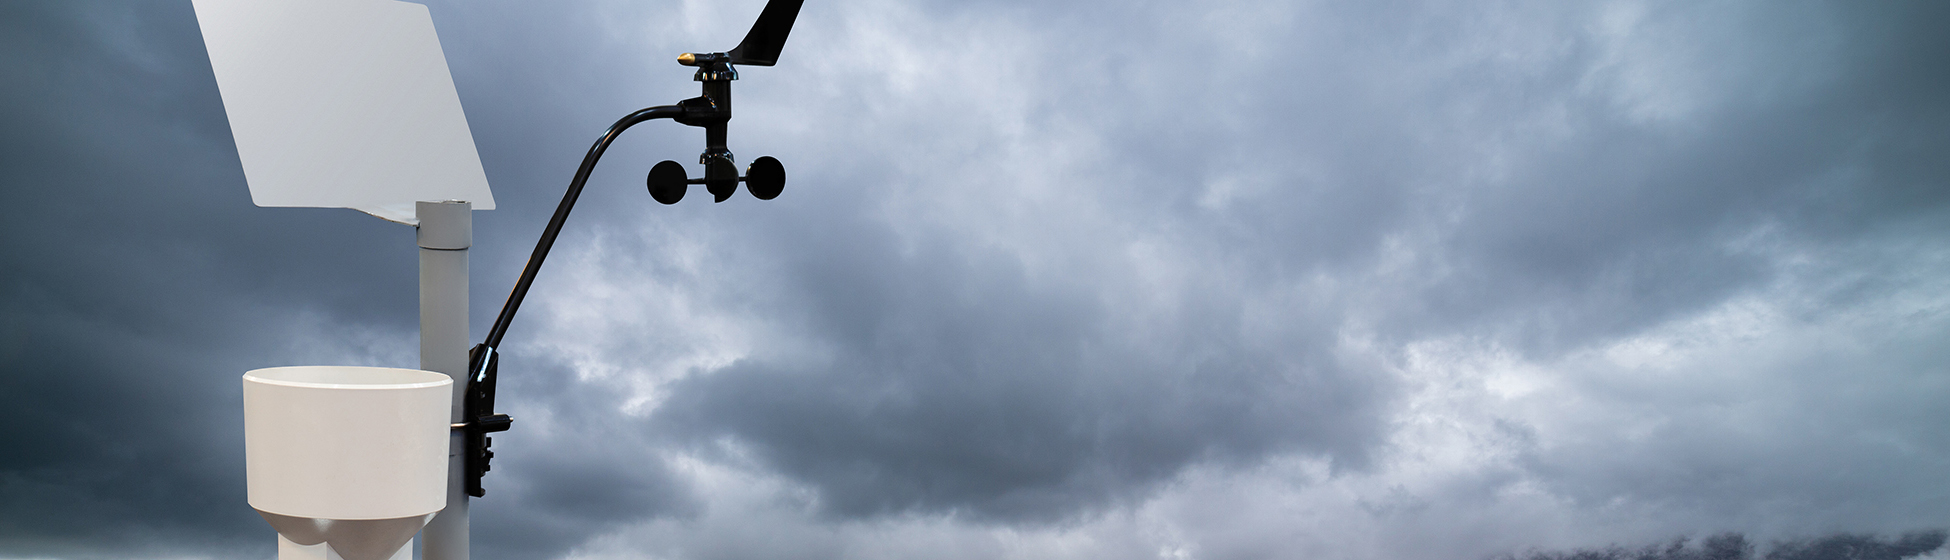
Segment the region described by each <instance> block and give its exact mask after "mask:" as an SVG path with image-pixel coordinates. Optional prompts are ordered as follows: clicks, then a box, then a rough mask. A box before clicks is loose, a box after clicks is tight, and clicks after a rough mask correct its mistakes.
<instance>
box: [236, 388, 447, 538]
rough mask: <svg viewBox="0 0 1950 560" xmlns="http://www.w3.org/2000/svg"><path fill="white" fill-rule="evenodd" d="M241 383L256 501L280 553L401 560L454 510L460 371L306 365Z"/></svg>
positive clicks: (249, 477)
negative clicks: (440, 515) (453, 411)
mask: <svg viewBox="0 0 1950 560" xmlns="http://www.w3.org/2000/svg"><path fill="white" fill-rule="evenodd" d="M243 383H244V458H245V475H246V481H247V482H246V484H247V494H248V500H249V502H250V505H251V507H252V508H255V509H257V510H258V512H259V513H260V514H262V515H263V517H264V519H265V521H267V522H269V523H270V524H271V526H272V528H274V529H276V530H277V531H278V534H279V536H280V537H281V538H282V539H283V542H281V543H280V548H281V549H291V550H281V551H280V558H293V557H307V556H309V557H315V558H321V559H323V558H333V557H337V558H343V559H345V560H385V559H387V558H394V557H396V554H397V553H398V552H399V551H401V550H402V548H403V546H404V545H405V544H406V543H407V542H409V541H410V540H411V539H412V538H413V535H414V533H417V532H419V530H420V527H421V526H423V525H425V524H426V522H427V520H428V519H429V518H430V517H431V516H432V514H433V513H434V512H437V511H440V509H441V508H442V507H445V506H446V503H447V496H446V491H447V448H448V434H449V422H448V415H449V411H450V407H451V406H452V404H451V403H452V399H453V396H452V395H453V392H452V387H453V379H452V378H449V377H448V376H446V375H445V374H441V373H435V372H430V371H422V370H413V369H396V368H376V367H346V366H301V367H280V368H266V369H257V370H251V371H250V372H248V373H246V374H244V378H243ZM307 550H309V551H310V552H313V553H315V554H304V553H305V552H307ZM408 556H409V557H410V554H408Z"/></svg>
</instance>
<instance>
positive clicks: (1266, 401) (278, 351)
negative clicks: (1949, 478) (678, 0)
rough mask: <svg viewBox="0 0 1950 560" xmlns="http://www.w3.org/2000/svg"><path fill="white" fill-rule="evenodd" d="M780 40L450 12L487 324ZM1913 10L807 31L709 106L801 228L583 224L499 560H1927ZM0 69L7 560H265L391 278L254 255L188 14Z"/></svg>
mask: <svg viewBox="0 0 1950 560" xmlns="http://www.w3.org/2000/svg"><path fill="white" fill-rule="evenodd" d="M759 5H760V2H758V1H756V0H746V1H741V2H728V3H691V4H683V5H666V4H635V3H630V4H619V3H601V2H598V3H587V4H584V3H571V4H563V3H551V4H546V5H536V4H528V3H517V2H467V3H454V2H431V3H430V8H431V10H432V12H433V15H434V18H435V23H436V25H437V26H438V27H439V29H440V33H441V36H442V40H443V45H444V47H445V49H446V52H447V55H448V57H449V60H450V64H451V65H452V68H453V72H454V75H455V79H456V82H457V86H458V89H459V92H460V95H461V98H462V101H463V103H464V104H465V105H466V107H467V108H468V113H469V115H468V116H469V123H470V126H471V127H472V128H473V131H474V133H475V136H476V139H477V143H478V145H479V148H480V151H481V155H482V160H483V163H484V165H485V166H486V167H487V172H488V177H489V178H490V181H491V182H492V183H493V185H494V187H495V189H496V193H495V194H496V198H497V201H498V202H499V204H500V209H498V210H496V211H493V212H484V213H478V214H477V220H476V231H477V234H476V235H477V237H476V249H475V251H474V273H475V276H474V293H473V295H472V298H473V302H474V309H473V310H474V314H475V317H474V318H475V321H474V322H475V324H477V325H479V324H484V323H485V322H486V320H485V318H486V317H489V316H491V313H492V312H493V311H494V310H495V309H496V308H498V305H499V303H500V299H501V298H502V297H504V296H505V293H506V292H505V291H504V290H505V289H506V288H507V286H508V285H509V284H511V281H512V279H513V277H514V275H515V273H516V272H517V271H518V268H519V266H520V265H521V263H522V262H523V260H524V259H525V258H526V257H527V252H528V249H529V244H530V243H532V242H533V240H534V236H535V235H536V234H537V233H539V231H540V229H541V227H542V224H543V222H544V221H545V220H546V219H547V216H548V213H549V212H550V211H552V210H553V208H554V204H555V202H556V200H557V198H558V197H559V196H560V193H561V189H562V188H563V187H564V186H566V183H567V180H568V175H569V173H570V172H571V171H572V170H573V168H574V166H575V164H576V163H577V162H578V161H579V159H580V158H581V156H582V153H583V151H584V150H586V149H587V148H588V145H589V142H591V141H593V140H594V138H595V136H596V135H597V134H598V133H600V131H601V130H602V128H603V127H605V126H607V125H608V124H609V122H610V121H612V120H613V119H614V118H616V117H618V116H620V115H622V114H624V113H626V112H628V111H630V110H633V109H636V108H639V107H641V106H644V105H652V104H663V103H668V102H671V101H675V100H677V99H681V98H684V97H689V96H692V95H695V87H696V86H695V84H694V83H692V82H690V81H688V79H687V78H688V72H687V71H686V70H685V69H683V68H680V67H677V66H675V65H672V64H669V57H670V56H671V55H674V54H676V53H678V52H685V51H695V50H704V49H712V48H724V47H728V46H730V45H729V44H730V43H732V42H735V40H736V39H737V38H738V37H739V36H741V34H742V32H743V29H742V25H743V21H744V20H745V19H746V18H749V17H750V16H751V15H752V14H755V13H756V11H757V7H758V6H759ZM1943 11H1944V8H1942V7H1940V6H1938V5H1935V4H1927V3H1913V4H1876V5H1833V4H1792V5H1780V4H1769V5H1759V4H1743V3H1730V4H1717V5H1711V6H1700V5H1691V4H1679V3H1674V4H1656V3H1655V4H1616V5H1607V4H1594V5H1561V4H1555V3H1522V2H1516V3H1503V4H1470V5H1445V4H1424V3H1416V2H1390V3H1380V4H1362V5H1358V6H1317V5H1308V4H1291V3H1277V2H1270V3H1269V2H1245V1H1241V2H1206V3H1191V4H1186V3H1121V4H1119V5H1118V6H1117V7H1116V9H1106V8H1105V7H1104V6H1100V5H1091V4H1058V5H1048V4H1047V3H1045V4H1036V3H1024V2H948V3H924V4H902V3H892V2H867V3H845V4H836V5H827V4H818V3H813V4H812V5H809V6H808V7H807V9H806V11H805V13H804V15H803V16H802V21H801V24H800V26H799V27H798V28H796V29H795V32H794V43H793V45H792V47H791V48H790V49H789V50H788V52H787V53H786V58H785V59H784V60H783V61H782V65H781V66H778V67H774V68H753V69H747V71H745V72H744V79H743V80H741V81H740V82H739V84H738V88H739V111H740V112H739V118H738V119H737V120H735V121H734V122H733V125H732V148H733V150H734V151H736V152H737V153H738V154H739V155H740V157H742V158H745V159H747V160H749V159H751V158H752V157H755V156H757V155H775V156H778V157H780V159H782V160H783V161H784V162H785V164H786V167H787V168H788V173H790V174H791V177H792V182H791V183H790V184H789V186H788V188H787V191H786V195H785V196H784V197H783V198H781V199H779V200H776V201H772V202H769V203H759V202H756V201H753V200H750V199H746V198H739V199H734V200H733V201H731V202H727V203H725V204H721V205H711V204H704V203H699V202H697V201H687V202H689V203H687V204H682V205H678V206H672V207H663V206H661V205H657V204H655V203H653V202H651V201H649V200H648V198H647V197H645V196H643V191H642V190H641V189H642V188H643V187H642V186H641V185H642V173H643V172H644V171H645V170H647V169H648V167H649V165H650V163H652V162H654V161H657V160H661V159H675V160H679V161H687V160H689V159H690V156H689V155H688V154H691V153H693V152H695V151H697V150H699V149H700V148H701V145H700V144H699V142H698V140H700V139H701V138H700V137H699V136H700V135H699V134H698V133H697V132H695V131H692V130H689V129H684V128H680V127H676V126H669V125H665V124H662V123H659V124H653V125H649V126H647V127H646V128H643V129H641V130H636V131H632V132H631V133H630V134H629V135H626V136H625V137H624V139H623V141H621V142H619V143H618V144H617V145H616V147H615V148H613V149H612V151H611V153H610V155H609V156H608V158H606V163H605V164H604V166H603V167H600V168H599V169H598V170H597V173H596V174H595V176H594V177H593V178H592V181H591V185H590V189H589V191H588V192H587V194H585V196H584V199H583V202H582V203H581V204H580V205H579V208H578V210H577V214H576V215H575V217H574V218H573V219H572V220H571V221H570V227H569V228H568V229H567V230H566V231H565V233H564V236H563V238H562V241H561V243H560V245H559V248H558V249H557V253H556V256H555V257H553V258H552V259H551V264H550V267H549V268H548V269H546V270H544V272H543V274H542V277H541V279H540V282H539V283H538V284H537V288H536V289H537V292H536V296H535V297H534V299H532V300H531V302H530V303H529V306H528V307H527V308H526V311H525V312H524V315H522V316H521V318H520V319H519V320H518V321H517V322H516V324H515V325H514V329H513V330H512V331H511V332H510V334H509V344H507V345H506V346H505V347H504V349H503V350H504V351H505V352H506V355H507V361H506V362H505V363H504V374H506V380H505V381H504V383H505V387H504V391H503V393H504V395H506V396H504V397H503V399H502V400H503V401H504V407H505V408H507V409H508V411H509V412H510V413H512V414H514V415H515V416H516V417H517V418H518V423H517V425H516V429H515V431H513V432H510V433H508V434H503V435H501V436H500V437H497V438H496V447H497V450H500V451H501V454H500V458H498V459H497V463H496V469H495V471H494V472H493V473H492V474H491V475H490V477H489V480H488V487H489V490H490V496H489V497H488V498H487V499H484V500H481V501H479V502H477V507H476V508H475V510H474V511H475V515H476V525H475V535H476V542H477V550H479V551H480V554H481V555H482V557H484V558H502V557H507V558H512V557H560V556H566V555H569V554H571V553H574V554H578V555H581V556H584V557H592V558H593V557H609V556H616V557H641V556H642V555H645V554H651V553H654V554H662V555H667V556H672V557H694V558H716V557H732V556H739V555H744V556H795V557H834V558H840V557H847V558H859V557H881V556H913V555H915V554H921V553H926V554H929V555H931V556H937V555H938V556H950V557H953V556H955V555H963V556H967V557H970V558H976V557H983V558H992V557H1034V556H1052V557H1056V556H1061V557H1117V558H1127V557H1135V556H1140V555H1157V556H1170V557H1211V558H1228V557H1269V556H1270V557H1284V556H1294V555H1305V556H1321V557H1342V558H1383V557H1386V558H1421V557H1438V556H1445V557H1453V556H1454V555H1457V554H1464V555H1472V554H1473V555H1479V556H1480V555H1490V554H1495V553H1500V552H1512V551H1521V550H1525V549H1531V548H1533V547H1545V548H1552V547H1555V548H1562V549H1577V548H1581V547H1592V546H1602V545H1604V544H1605V543H1610V542H1653V541H1660V540H1662V539H1666V538H1669V537H1670V536H1671V535H1674V534H1694V535H1704V534H1710V533H1713V532H1718V531H1726V530H1733V531H1743V532H1746V533H1747V534H1750V535H1754V537H1753V538H1755V539H1757V541H1756V542H1763V541H1764V542H1772V541H1773V540H1777V539H1789V538H1794V537H1796V536H1797V535H1808V534H1827V533H1829V532H1832V531H1836V530H1847V531H1872V532H1884V533H1889V532H1895V531H1903V530H1909V529H1915V528H1927V526H1928V521H1929V520H1930V519H1940V518H1941V514H1942V507H1943V506H1942V503H1941V500H1940V499H1939V498H1940V497H1939V496H1937V495H1936V493H1932V492H1929V491H1927V490H1924V489H1927V488H1929V487H1931V486H1932V485H1933V483H1932V481H1934V480H1938V479H1940V478H1941V477H1942V476H1943V475H1944V474H1950V473H1945V472H1943V469H1942V468H1941V466H1940V465H1942V464H1945V463H1944V461H1943V459H1944V456H1945V455H1944V452H1943V450H1944V449H1946V440H1944V438H1943V434H1942V430H1939V429H1936V428H1935V427H1934V426H1940V425H1943V424H1944V423H1943V422H1942V421H1941V415H1940V414H1938V413H1936V412H1935V411H1934V409H1933V407H1932V406H1931V403H1934V402H1940V401H1941V398H1942V397H1944V396H1945V394H1944V389H1943V388H1942V387H1939V385H1940V384H1939V383H1937V382H1936V379H1937V378H1938V377H1941V374H1942V373H1943V369H1942V366H1941V364H1942V363H1944V358H1945V357H1946V356H1944V355H1943V352H1942V351H1939V350H1935V348H1936V347H1937V346H1940V345H1938V344H1934V341H1936V340H1940V339H1941V338H1942V337H1943V335H1944V334H1945V332H1946V330H1950V322H1946V321H1945V317H1946V315H1944V309H1946V307H1945V303H1944V300H1943V296H1942V294H1943V293H1945V292H1944V290H1943V285H1942V283H1941V281H1939V280H1936V279H1937V278H1941V277H1942V274H1943V273H1944V272H1946V271H1950V264H1946V263H1950V260H1947V259H1946V258H1945V255H1946V254H1950V253H1946V251H1945V248H1944V240H1945V239H1950V236H1946V235H1945V234H1946V232H1945V224H1950V220H1945V219H1944V217H1945V214H1946V211H1950V207H1947V205H1946V202H1950V199H1947V198H1946V196H1950V195H1946V193H1950V188H1946V186H1947V185H1946V184H1945V181H1946V178H1950V169H1946V168H1945V165H1946V164H1945V163H1944V161H1950V159H1946V158H1943V157H1939V155H1940V154H1941V153H1942V152H1943V151H1944V148H1943V140H1942V138H1941V136H1942V134H1941V131H1942V130H1945V125H1946V124H1950V122H1946V121H1947V120H1950V112H1947V111H1950V109H1947V108H1950V104H1946V103H1944V102H1943V101H1941V100H1940V98H1941V95H1939V93H1940V91H1941V90H1942V88H1943V86H1944V85H1945V84H1946V83H1947V82H1950V79H1947V78H1950V76H1946V74H1945V73H1946V72H1950V70H1946V69H1945V68H1946V66H1945V65H1944V64H1942V61H1944V60H1946V59H1950V43H1946V41H1950V39H1946V38H1945V37H1944V36H1943V34H1941V33H1936V32H1935V28H1936V27H1938V26H1939V25H1938V23H1939V22H1941V21H1943V20H1944V15H1945V14H1944V13H1943ZM0 28H3V29H4V30H5V32H4V33H0V53H4V54H0V74H4V75H6V76H9V79H8V80H7V81H6V83H5V84H4V85H0V106H4V108H0V115H4V122H6V123H7V124H6V126H5V127H4V129H3V130H0V184H3V185H4V188H3V189H0V236H4V239H5V240H6V241H7V242H6V243H4V244H0V263H5V265H4V266H0V410H4V411H5V412H0V419H4V421H5V422H6V423H7V424H8V425H10V426H13V427H14V428H13V429H9V430H5V431H0V448H5V449H9V450H12V451H11V452H9V453H6V454H0V556H13V555H26V556H55V557H76V558H88V557H104V558H105V557H127V556H158V555H188V556H213V557H242V556H262V555H264V554H267V553H268V550H269V546H268V544H269V532H268V530H267V528H266V527H265V526H263V525H262V522H261V521H258V520H257V519H255V517H254V516H252V515H250V513H249V510H248V509H247V508H246V506H245V505H244V504H243V496H242V469H241V468H240V467H241V464H242V463H241V460H240V455H241V454H240V453H239V450H240V447H239V446H238V445H237V442H239V441H240V440H241V439H240V437H239V436H240V435H241V434H240V430H239V429H238V426H240V422H239V420H240V419H239V415H238V413H237V410H238V406H237V404H238V398H239V397H238V390H237V385H238V381H237V375H239V374H240V373H241V372H242V371H243V370H246V369H250V368H254V367H264V366H271V365H285V364H292V363H360V364H377V365H394V366H399V365H407V366H410V365H412V364H413V363H414V361H415V360H414V358H415V356H414V355H413V329H414V328H415V317H414V310H415V306H414V301H413V299H412V298H413V296H414V294H415V290H414V284H413V282H414V266H415V264H414V257H413V254H412V251H413V248H412V246H411V245H410V235H411V232H410V231H408V230H407V229H406V228H404V227H401V226H396V225H391V224H385V223H381V222H378V221H377V220H373V219H371V218H369V217H365V216H362V215H358V214H356V213H354V212H348V211H337V210H305V209H260V208H253V207H250V206H249V203H248V198H247V194H246V192H247V191H246V189H245V186H244V184H243V180H242V175H241V173H239V171H240V170H239V169H238V164H237V163H236V159H235V155H234V151H233V148H232V146H231V144H230V139H229V136H228V133H227V128H226V126H225V121H224V117H223V112H222V105H221V103H220V101H219V98H218V95H217V91H216V88H215V82H214V80H213V79H212V78H211V77H210V73H209V71H208V64H207V60H206V59H205V58H204V54H203V52H202V48H201V43H200V36H199V35H198V33H197V30H196V26H195V19H194V15H193V13H192V11H191V8H190V6H189V5H188V3H184V2H171V3H150V4H119V3H87V2H83V3H15V4H10V5H7V6H5V7H0ZM1810 542H1812V541H1810ZM1811 546H1812V545H1811ZM645 551H652V552H645Z"/></svg>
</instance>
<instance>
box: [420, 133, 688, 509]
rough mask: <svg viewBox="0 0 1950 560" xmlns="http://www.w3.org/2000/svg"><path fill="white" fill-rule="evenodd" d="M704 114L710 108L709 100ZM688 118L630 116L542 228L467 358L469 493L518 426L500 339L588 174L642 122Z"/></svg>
mask: <svg viewBox="0 0 1950 560" xmlns="http://www.w3.org/2000/svg"><path fill="white" fill-rule="evenodd" d="M703 109H705V110H711V109H710V107H709V100H706V106H705V107H703ZM684 114H685V108H684V107H683V106H681V105H679V106H669V105H666V106H662V107H651V108H648V109H644V110H641V111H637V112H635V113H630V114H629V115H628V116H625V117H623V119H622V120H619V121H616V124H614V125H610V127H609V131H608V132H604V133H603V137H602V138H599V139H597V140H596V145H595V146H591V147H590V148H589V155H586V156H583V157H582V167H580V168H578V169H576V177H575V180H573V181H570V182H569V192H568V193H566V194H563V195H562V203H561V204H559V205H556V207H555V215H554V216H552V217H550V218H549V219H548V227H547V228H546V229H543V230H542V239H541V241H538V242H536V243H535V252H534V253H531V254H529V255H528V265H527V266H525V267H523V268H522V270H521V279H520V280H517V281H515V289H514V291H513V292H511V293H509V294H508V302H507V303H506V304H503V305H502V306H501V314H500V315H498V316H496V317H495V318H494V327H493V328H491V329H489V330H488V336H487V340H486V341H484V342H482V343H480V344H477V345H475V346H474V348H473V349H472V350H469V351H468V356H467V389H466V390H467V393H466V397H465V398H464V399H463V400H462V401H461V418H464V419H467V421H466V422H464V423H462V424H461V425H459V426H458V428H459V429H462V430H466V434H465V435H466V437H464V438H462V441H464V442H465V444H466V447H465V449H463V450H462V453H463V455H462V457H465V458H466V460H467V495H469V496H474V497H477V498H478V497H481V496H486V495H487V490H486V489H484V488H482V487H481V476H482V475H485V474H487V471H488V460H489V459H493V458H494V452H493V451H490V450H488V446H489V445H491V444H492V443H493V440H492V439H490V438H488V437H487V435H488V434H490V433H494V432H503V431H507V430H508V427H509V425H510V424H512V423H513V422H514V419H513V418H510V417H509V416H508V415H506V414H495V413H494V383H495V374H496V369H497V368H496V367H495V365H496V363H497V362H499V361H500V360H498V359H497V358H498V356H497V355H496V353H495V351H494V349H495V348H496V347H499V346H501V337H502V336H503V335H505V334H507V333H508V323H509V322H512V321H514V318H515V311H517V310H519V309H521V300H522V299H524V298H526V297H528V288H529V286H531V285H533V284H534V283H535V274H536V273H538V272H541V270H542V261H543V260H546V259H548V251H549V249H550V248H553V247H554V246H555V237H556V236H557V235H560V234H561V233H562V223H563V222H565V221H568V219H569V211H570V210H573V209H574V208H575V205H576V198H578V197H581V196H582V187H583V185H584V184H586V183H587V182H588V181H589V172H590V171H593V170H595V169H596V161H597V160H600V159H602V157H603V152H604V151H607V150H608V149H609V144H610V142H614V141H615V140H616V137H617V136H621V135H622V134H623V131H624V130H628V129H629V128H630V127H632V126H636V124H637V123H640V122H643V121H647V120H651V119H675V118H678V117H680V116H683V115H684Z"/></svg>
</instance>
